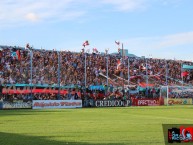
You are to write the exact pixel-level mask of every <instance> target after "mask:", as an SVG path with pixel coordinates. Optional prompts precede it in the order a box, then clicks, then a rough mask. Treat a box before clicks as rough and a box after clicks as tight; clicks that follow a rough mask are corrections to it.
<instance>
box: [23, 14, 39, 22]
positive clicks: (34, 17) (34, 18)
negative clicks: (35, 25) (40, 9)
mask: <svg viewBox="0 0 193 145" xmlns="http://www.w3.org/2000/svg"><path fill="white" fill-rule="evenodd" d="M25 17H26V19H27V20H29V21H32V22H36V21H38V19H39V17H38V15H36V14H35V13H28V14H26V16H25Z"/></svg>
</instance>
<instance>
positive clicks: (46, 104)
mask: <svg viewBox="0 0 193 145" xmlns="http://www.w3.org/2000/svg"><path fill="white" fill-rule="evenodd" d="M167 101H168V102H167ZM192 104H193V100H192V98H168V99H167V98H156V99H149V98H147V99H146V98H143V99H136V98H135V99H127V100H93V99H88V100H33V101H22V100H21V101H20V100H17V101H0V109H62V108H63V109H65V108H66V109H67V108H88V107H130V106H161V105H192Z"/></svg>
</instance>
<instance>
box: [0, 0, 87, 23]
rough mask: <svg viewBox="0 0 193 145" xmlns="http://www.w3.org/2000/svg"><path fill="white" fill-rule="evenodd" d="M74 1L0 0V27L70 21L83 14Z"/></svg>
mask: <svg viewBox="0 0 193 145" xmlns="http://www.w3.org/2000/svg"><path fill="white" fill-rule="evenodd" d="M74 2H75V0H60V1H55V0H1V1H0V26H5V25H6V26H7V25H18V24H21V23H22V24H26V23H31V22H38V21H58V20H69V19H70V20H71V19H75V18H77V17H81V16H83V15H84V14H85V12H84V10H80V9H78V8H77V6H76V5H74Z"/></svg>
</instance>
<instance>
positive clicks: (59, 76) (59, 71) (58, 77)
mask: <svg viewBox="0 0 193 145" xmlns="http://www.w3.org/2000/svg"><path fill="white" fill-rule="evenodd" d="M59 99H60V52H59V51H58V100H59Z"/></svg>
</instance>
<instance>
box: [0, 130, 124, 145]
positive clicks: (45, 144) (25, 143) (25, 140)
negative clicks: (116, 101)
mask: <svg viewBox="0 0 193 145" xmlns="http://www.w3.org/2000/svg"><path fill="white" fill-rule="evenodd" d="M99 140H100V139H99ZM93 144H94V143H87V142H67V141H65V140H64V141H57V140H52V139H51V138H50V137H42V136H28V135H23V134H13V133H5V132H0V145H93ZM97 144H98V145H99V144H100V145H122V144H123V143H97Z"/></svg>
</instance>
